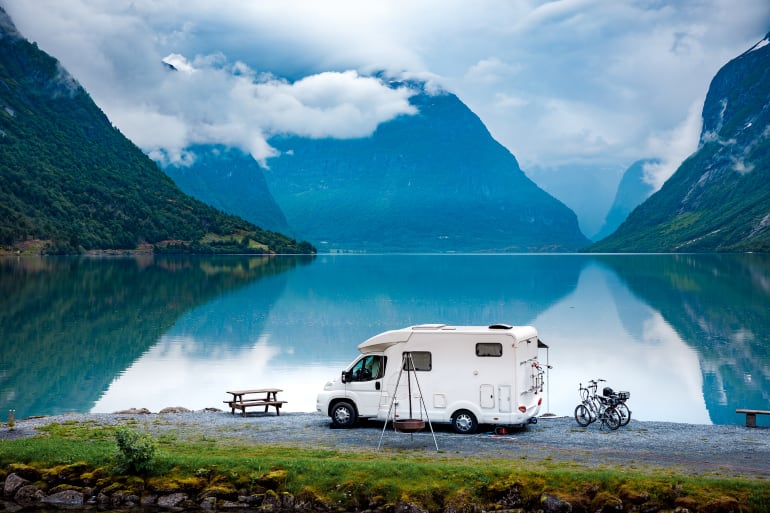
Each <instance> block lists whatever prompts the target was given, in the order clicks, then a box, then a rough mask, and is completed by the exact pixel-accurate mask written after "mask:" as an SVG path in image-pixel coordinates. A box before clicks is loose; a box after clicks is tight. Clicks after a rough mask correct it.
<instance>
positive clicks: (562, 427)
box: [0, 408, 770, 478]
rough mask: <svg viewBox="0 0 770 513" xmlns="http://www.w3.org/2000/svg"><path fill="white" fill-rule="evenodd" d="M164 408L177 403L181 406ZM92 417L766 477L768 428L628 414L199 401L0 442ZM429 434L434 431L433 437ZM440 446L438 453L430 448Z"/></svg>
mask: <svg viewBox="0 0 770 513" xmlns="http://www.w3.org/2000/svg"><path fill="white" fill-rule="evenodd" d="M167 410H172V411H174V410H176V411H182V410H184V408H172V409H167ZM64 422H88V423H98V424H102V425H115V424H121V423H125V422H131V423H132V424H133V425H134V426H135V427H136V428H137V429H143V430H146V431H147V432H149V433H150V434H151V435H152V436H158V435H161V434H163V433H167V432H169V431H172V432H174V434H175V435H176V436H178V437H180V438H185V437H189V438H191V439H192V438H195V437H200V436H202V435H204V436H216V437H218V438H226V439H236V440H239V441H241V442H244V443H247V444H254V445H259V444H266V443H269V444H275V445H286V446H299V447H303V448H309V447H319V448H335V449H344V450H359V451H360V450H371V451H377V447H378V445H379V446H380V450H381V451H406V452H407V453H408V454H410V455H419V456H424V455H426V454H431V455H434V457H436V458H437V459H441V458H442V457H443V458H445V457H457V456H461V457H472V458H495V459H506V458H515V459H526V460H528V461H531V462H532V463H533V464H535V465H536V464H537V463H538V462H546V461H547V462H564V463H569V464H571V465H575V466H578V467H583V468H599V467H606V466H621V467H623V468H628V469H637V470H642V471H644V470H645V469H647V470H656V469H657V470H665V471H674V472H677V473H682V474H687V475H705V474H708V475H715V476H720V477H729V476H742V477H759V478H770V428H766V427H756V428H749V427H746V426H743V425H707V424H680V423H672V422H653V421H637V420H633V419H632V420H631V422H630V423H629V424H628V425H627V426H622V427H620V428H619V429H618V430H616V431H609V430H607V429H606V428H604V429H601V428H600V426H599V425H598V424H597V423H594V424H591V425H589V426H588V427H586V428H582V427H580V426H578V425H577V423H576V422H575V420H574V419H573V418H571V417H544V418H540V419H539V421H538V423H537V424H531V425H528V426H526V427H524V428H521V429H514V430H506V431H507V432H506V434H496V433H495V431H494V430H493V429H492V428H491V427H490V426H481V428H480V430H479V432H477V433H476V434H473V435H458V434H455V433H453V432H452V431H451V430H450V429H449V426H447V425H443V424H442V425H438V424H437V425H433V433H431V432H430V430H429V429H428V428H427V427H426V429H425V430H424V431H422V432H419V433H414V434H405V433H396V432H395V431H393V429H392V424H389V425H388V426H387V428H386V429H383V427H384V423H383V422H376V421H368V422H366V423H362V424H359V425H358V426H356V427H354V428H351V429H333V428H331V427H330V420H329V418H328V417H326V416H324V415H321V414H320V413H315V412H306V413H301V412H284V413H282V414H281V415H280V416H278V415H276V414H275V413H274V412H272V413H261V412H260V413H252V412H249V413H248V414H247V416H245V417H242V416H241V415H240V414H236V415H232V414H231V413H230V412H229V411H228V412H225V411H221V410H217V409H213V408H212V409H205V410H199V411H190V412H183V413H171V412H164V413H126V412H116V413H86V414H78V413H73V414H63V415H52V416H40V417H32V418H25V419H17V420H16V426H15V429H13V430H9V428H8V427H7V426H5V425H4V426H3V427H2V428H0V440H13V439H19V438H24V437H30V436H35V435H36V434H37V433H38V431H37V428H39V427H42V426H45V425H47V424H51V423H64ZM434 437H435V438H434ZM436 445H438V449H439V450H438V451H436Z"/></svg>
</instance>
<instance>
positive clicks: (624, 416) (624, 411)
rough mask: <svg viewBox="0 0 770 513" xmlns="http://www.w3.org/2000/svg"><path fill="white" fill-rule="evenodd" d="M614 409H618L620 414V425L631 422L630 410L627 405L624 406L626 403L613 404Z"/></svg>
mask: <svg viewBox="0 0 770 513" xmlns="http://www.w3.org/2000/svg"><path fill="white" fill-rule="evenodd" d="M615 409H616V410H618V413H619V414H620V425H621V426H625V425H626V424H628V423H629V422H631V410H629V409H628V406H626V403H618V405H617V406H615Z"/></svg>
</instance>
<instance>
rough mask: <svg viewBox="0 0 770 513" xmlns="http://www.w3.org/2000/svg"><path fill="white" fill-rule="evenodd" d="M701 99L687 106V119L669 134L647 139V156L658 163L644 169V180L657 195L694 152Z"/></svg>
mask: <svg viewBox="0 0 770 513" xmlns="http://www.w3.org/2000/svg"><path fill="white" fill-rule="evenodd" d="M702 106H703V99H702V98H701V99H699V100H696V101H694V102H693V103H692V105H690V110H689V112H688V114H687V118H685V119H684V121H682V123H681V124H679V125H678V126H676V127H674V128H673V129H671V130H667V131H664V132H662V133H656V134H653V135H652V136H650V139H649V141H648V145H647V148H648V149H647V153H648V154H649V155H652V156H654V157H655V158H657V159H659V160H660V163H658V164H647V165H645V166H644V179H645V181H646V182H647V183H649V184H650V185H652V186H653V187H654V189H655V190H656V191H657V190H658V189H660V188H661V187H662V186H663V183H665V181H666V180H668V179H669V178H670V177H671V175H673V174H674V172H675V171H676V169H677V168H678V167H679V165H680V164H681V163H682V162H683V161H684V160H685V159H686V158H687V157H688V156H690V154H692V153H693V152H694V151H695V150H697V149H698V139H699V137H700V132H701V126H702V125H703V118H702V116H701V110H702Z"/></svg>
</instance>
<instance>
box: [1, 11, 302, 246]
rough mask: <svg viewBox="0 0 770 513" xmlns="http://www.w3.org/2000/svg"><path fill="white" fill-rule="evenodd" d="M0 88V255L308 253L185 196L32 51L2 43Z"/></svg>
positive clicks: (15, 42) (49, 61)
mask: <svg viewBox="0 0 770 513" xmlns="http://www.w3.org/2000/svg"><path fill="white" fill-rule="evenodd" d="M2 14H3V15H4V13H2ZM0 83H1V84H2V87H0V247H2V248H3V249H4V250H5V251H6V252H14V253H16V252H21V253H24V252H33V253H36V252H40V253H47V254H75V253H85V252H94V251H96V252H98V251H107V250H120V251H155V252H164V253H179V252H183V253H209V254H210V253H312V252H314V248H313V247H312V246H311V245H310V244H308V243H306V242H297V241H295V240H292V239H290V238H288V237H285V236H283V235H281V234H278V233H274V232H270V231H266V230H262V229H261V228H258V227H256V226H254V225H253V224H251V223H249V222H247V221H244V220H243V219H241V218H238V217H235V216H232V215H228V214H224V213H222V212H220V211H218V210H216V209H214V208H212V207H210V206H207V205H205V204H203V203H201V202H200V201H198V200H195V199H193V198H191V197H189V196H186V195H185V194H184V193H182V192H181V191H180V190H179V189H178V188H177V187H176V186H175V185H174V183H173V182H172V181H171V179H170V178H168V177H167V176H166V175H165V174H164V173H163V172H162V171H161V170H160V169H158V167H157V166H156V164H155V163H154V162H152V161H151V160H150V159H149V158H148V157H147V156H146V155H145V154H144V153H142V151H141V150H140V149H139V148H137V147H136V146H135V145H134V144H133V143H131V141H129V140H128V139H127V138H126V137H124V136H123V135H122V134H121V133H120V132H119V131H118V130H117V129H116V128H115V127H114V126H112V125H111V123H110V121H109V120H108V119H107V117H106V116H105V115H104V113H102V112H101V111H100V110H99V108H98V107H97V106H96V105H95V104H94V102H93V101H92V100H91V98H90V96H89V95H88V94H87V93H86V91H85V90H83V88H82V87H80V85H78V84H77V82H76V81H75V80H74V79H73V78H72V77H71V76H70V75H69V74H68V73H67V72H66V71H65V70H64V69H63V68H62V67H61V65H60V64H59V62H57V61H56V59H54V58H52V57H50V56H49V55H47V54H45V53H44V52H42V51H40V50H39V49H38V48H37V46H36V45H34V44H31V43H29V42H28V41H26V40H24V39H22V38H20V37H14V36H13V35H7V37H1V38H0Z"/></svg>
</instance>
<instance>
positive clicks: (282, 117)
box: [110, 54, 416, 165]
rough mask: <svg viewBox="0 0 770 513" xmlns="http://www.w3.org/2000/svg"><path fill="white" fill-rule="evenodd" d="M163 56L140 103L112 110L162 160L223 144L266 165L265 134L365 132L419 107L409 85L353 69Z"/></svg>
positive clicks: (269, 152) (271, 152)
mask: <svg viewBox="0 0 770 513" xmlns="http://www.w3.org/2000/svg"><path fill="white" fill-rule="evenodd" d="M162 61H163V63H164V64H166V66H167V67H168V70H169V71H168V72H167V73H166V74H165V76H161V77H160V80H159V81H158V83H157V84H156V87H154V88H147V89H145V94H144V96H143V98H142V100H141V101H142V104H141V106H140V107H136V106H134V105H123V104H118V105H113V107H112V108H111V109H110V111H111V114H112V118H113V120H114V122H115V123H116V124H117V125H118V126H120V127H121V128H122V130H123V131H124V133H125V134H126V135H127V136H128V137H129V138H130V139H131V140H133V141H134V142H135V143H136V144H137V145H139V146H140V147H141V148H142V149H144V150H145V151H147V152H148V153H150V154H151V155H152V156H153V157H154V158H156V160H160V161H161V162H163V163H164V164H167V163H174V164H182V165H183V164H185V163H190V159H189V156H188V155H186V153H185V152H184V148H186V147H188V146H190V145H191V144H222V145H226V146H231V147H238V148H241V149H242V150H244V151H246V152H248V153H250V154H251V155H252V156H253V157H254V159H255V160H257V161H258V162H260V163H261V164H263V165H267V159H269V158H270V157H275V156H277V152H276V150H275V149H274V148H272V147H271V146H270V145H269V143H268V142H267V140H268V139H269V137H270V136H273V135H276V134H293V135H300V136H304V137H310V138H323V137H333V138H339V139H346V138H356V137H366V136H368V135H371V134H372V133H373V132H374V130H375V129H376V128H377V126H378V125H379V124H380V123H382V122H385V121H388V120H390V119H393V118H395V117H396V116H399V115H411V114H414V113H415V112H416V109H415V108H414V107H413V106H412V105H410V103H409V97H410V96H411V95H413V94H414V91H413V90H411V89H409V88H407V87H398V88H391V87H389V86H388V84H387V83H385V82H384V81H383V80H380V79H377V78H373V77H364V76H360V75H359V74H358V73H357V72H355V71H344V72H324V73H318V74H315V75H311V76H308V77H304V78H302V79H300V80H297V81H295V82H289V81H287V80H284V79H279V78H277V77H274V76H272V75H270V74H259V73H257V72H255V71H254V70H252V69H250V68H249V67H248V66H247V65H245V64H244V63H242V62H235V63H228V62H227V61H226V59H225V58H224V56H222V55H209V56H198V57H196V58H195V59H193V60H192V61H190V60H188V59H186V58H185V57H184V56H182V55H180V54H170V55H167V56H166V57H164V58H163V59H162Z"/></svg>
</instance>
